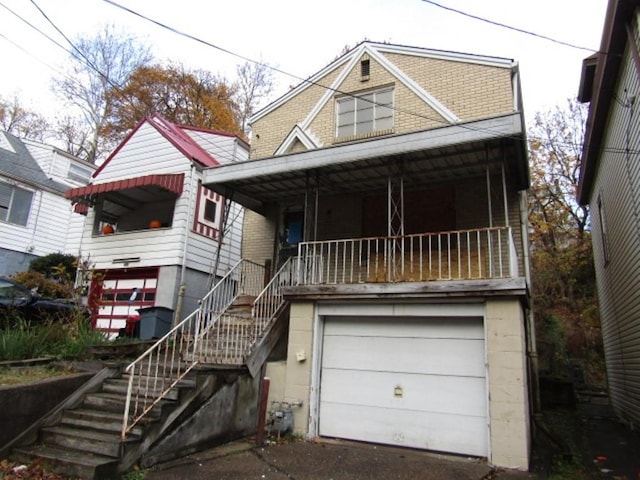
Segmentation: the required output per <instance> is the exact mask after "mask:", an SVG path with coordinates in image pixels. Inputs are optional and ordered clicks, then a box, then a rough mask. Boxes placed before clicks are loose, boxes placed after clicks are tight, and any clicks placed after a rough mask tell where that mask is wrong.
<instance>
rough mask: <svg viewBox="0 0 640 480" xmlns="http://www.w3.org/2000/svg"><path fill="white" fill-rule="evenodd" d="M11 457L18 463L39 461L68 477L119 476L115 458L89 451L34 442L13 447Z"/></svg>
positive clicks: (108, 479)
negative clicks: (27, 445)
mask: <svg viewBox="0 0 640 480" xmlns="http://www.w3.org/2000/svg"><path fill="white" fill-rule="evenodd" d="M11 458H12V459H13V460H14V461H17V462H20V463H31V462H34V461H39V462H41V463H42V465H43V466H44V467H45V468H47V469H49V470H51V471H53V472H55V473H58V474H62V475H65V476H67V477H69V478H90V479H94V480H113V479H117V478H120V475H119V473H118V460H117V459H114V458H112V457H108V456H103V455H97V454H94V453H89V452H81V451H78V450H68V449H64V448H57V447H53V446H47V445H42V444H36V445H31V446H29V447H20V448H14V449H13V450H12V452H11Z"/></svg>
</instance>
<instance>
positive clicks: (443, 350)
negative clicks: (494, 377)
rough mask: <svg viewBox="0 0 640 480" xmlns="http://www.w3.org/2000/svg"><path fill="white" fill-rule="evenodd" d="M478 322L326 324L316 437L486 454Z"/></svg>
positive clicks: (332, 320) (336, 320)
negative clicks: (317, 433) (318, 435)
mask: <svg viewBox="0 0 640 480" xmlns="http://www.w3.org/2000/svg"><path fill="white" fill-rule="evenodd" d="M487 423H488V422H487V395H486V384H485V354H484V329H483V325H482V320H481V319H480V318H455V317H454V318H451V317H448V318H380V317H374V318H354V317H328V318H326V319H325V323H324V336H323V348H322V370H321V380H320V412H319V426H318V428H319V434H320V435H321V436H328V437H337V438H345V439H351V440H362V441H368V442H375V443H384V444H390V445H401V446H407V447H413V448H422V449H429V450H439V451H445V452H454V453H461V454H468V455H477V456H487V455H488V446H487V445H488V427H487Z"/></svg>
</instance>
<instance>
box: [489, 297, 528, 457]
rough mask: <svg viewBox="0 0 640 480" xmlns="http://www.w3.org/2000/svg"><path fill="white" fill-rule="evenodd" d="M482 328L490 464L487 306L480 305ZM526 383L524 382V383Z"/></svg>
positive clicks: (491, 453)
mask: <svg viewBox="0 0 640 480" xmlns="http://www.w3.org/2000/svg"><path fill="white" fill-rule="evenodd" d="M482 310H483V313H482V328H483V330H484V382H485V392H486V393H487V460H488V461H489V463H491V459H492V458H493V448H492V445H491V389H490V379H489V335H488V333H487V324H488V323H489V322H488V321H487V304H486V302H485V303H484V304H483V305H482ZM525 383H526V382H525ZM525 396H526V395H525Z"/></svg>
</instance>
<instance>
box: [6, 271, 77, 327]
mask: <svg viewBox="0 0 640 480" xmlns="http://www.w3.org/2000/svg"><path fill="white" fill-rule="evenodd" d="M12 315H15V316H16V317H17V318H23V319H24V320H27V321H30V322H40V321H44V320H48V319H53V320H64V319H72V318H74V315H82V316H83V317H85V318H89V310H88V309H87V307H86V306H84V305H81V304H78V303H76V302H73V301H71V300H67V299H52V298H44V297H41V296H40V295H38V294H37V293H35V292H32V291H31V290H29V289H28V288H27V287H25V286H23V285H20V284H19V283H16V282H14V281H13V280H9V279H8V278H0V317H4V319H5V320H6V319H8V318H9V317H10V316H12Z"/></svg>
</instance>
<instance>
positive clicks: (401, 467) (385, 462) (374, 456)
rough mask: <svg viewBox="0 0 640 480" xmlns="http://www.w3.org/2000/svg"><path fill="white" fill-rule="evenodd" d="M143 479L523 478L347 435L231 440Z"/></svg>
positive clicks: (528, 476) (464, 460) (471, 462)
mask: <svg viewBox="0 0 640 480" xmlns="http://www.w3.org/2000/svg"><path fill="white" fill-rule="evenodd" d="M145 478H146V480H187V479H189V480H205V479H216V480H247V479H258V480H263V479H264V480H330V479H332V480H356V479H361V480H365V479H366V480H390V479H429V480H451V479H459V480H467V479H468V480H489V479H491V480H494V479H495V480H526V479H539V478H540V477H537V476H536V475H533V474H530V473H527V472H520V471H511V470H506V471H505V470H500V469H492V467H490V466H488V465H486V464H484V463H482V462H479V461H478V460H477V459H469V458H465V457H456V456H449V455H438V454H434V453H428V452H422V451H416V450H409V449H402V448H395V447H385V446H380V445H369V444H361V443H356V442H348V441H323V442H319V443H314V442H306V441H296V442H292V443H287V444H271V445H268V446H265V447H261V448H259V447H255V446H253V445H251V444H250V443H247V442H235V443H231V444H227V445H224V446H221V447H218V448H214V449H211V450H208V451H206V452H202V453H200V454H194V455H191V456H189V457H185V458H183V459H180V460H177V461H175V462H171V463H168V464H164V465H161V466H159V467H155V468H154V469H152V470H150V471H149V472H147V475H146V477H145Z"/></svg>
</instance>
